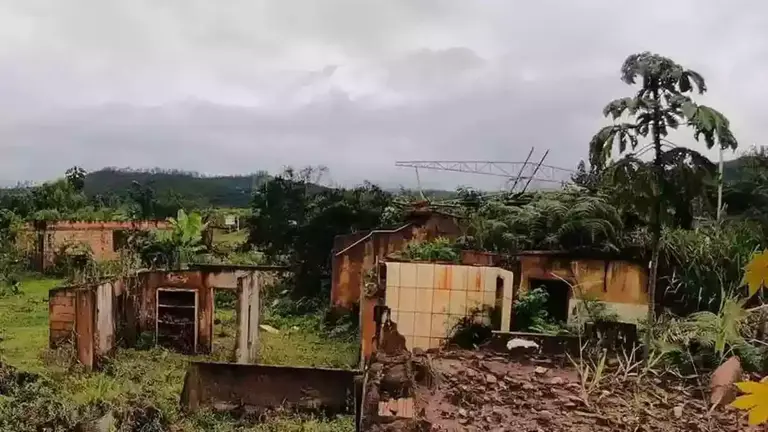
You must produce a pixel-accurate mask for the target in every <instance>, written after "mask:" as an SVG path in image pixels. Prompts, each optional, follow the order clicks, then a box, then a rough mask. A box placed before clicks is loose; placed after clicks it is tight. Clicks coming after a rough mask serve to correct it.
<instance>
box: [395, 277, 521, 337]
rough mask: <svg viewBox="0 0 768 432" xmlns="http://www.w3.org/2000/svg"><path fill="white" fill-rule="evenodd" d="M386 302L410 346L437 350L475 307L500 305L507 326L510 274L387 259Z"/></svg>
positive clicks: (502, 326)
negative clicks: (499, 303) (389, 260)
mask: <svg viewBox="0 0 768 432" xmlns="http://www.w3.org/2000/svg"><path fill="white" fill-rule="evenodd" d="M386 265H387V276H386V279H387V291H386V305H387V306H388V307H389V308H390V310H391V311H392V315H391V318H392V321H394V322H395V323H397V328H398V331H399V332H400V334H402V335H403V336H404V337H405V338H406V344H407V346H408V349H413V348H422V349H428V348H437V347H438V346H440V345H441V344H442V343H443V342H444V341H445V339H446V338H448V337H449V336H450V334H451V332H452V330H453V328H454V326H455V325H456V324H457V323H458V322H459V320H460V319H461V318H463V317H466V316H470V315H472V312H473V311H474V310H475V309H476V308H480V307H482V306H491V307H492V306H495V305H496V303H497V300H498V301H499V302H501V305H502V319H501V328H502V329H508V328H509V320H510V314H511V306H512V286H513V277H514V275H513V274H512V272H509V271H507V270H503V269H500V268H497V267H479V266H464V265H450V264H430V263H405V262H388V263H386Z"/></svg>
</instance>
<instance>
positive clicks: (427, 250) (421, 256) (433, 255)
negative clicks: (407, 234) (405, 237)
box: [399, 237, 461, 262]
mask: <svg viewBox="0 0 768 432" xmlns="http://www.w3.org/2000/svg"><path fill="white" fill-rule="evenodd" d="M399 258H402V259H406V260H410V261H450V262H459V260H460V259H461V256H460V254H459V251H458V247H457V245H456V243H455V242H453V241H451V240H450V239H447V238H445V237H438V238H436V239H434V240H432V241H426V242H418V243H409V244H408V245H407V246H406V247H405V250H403V251H402V252H401V253H400V254H399Z"/></svg>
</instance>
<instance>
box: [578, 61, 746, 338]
mask: <svg viewBox="0 0 768 432" xmlns="http://www.w3.org/2000/svg"><path fill="white" fill-rule="evenodd" d="M621 79H622V81H624V82H625V83H626V84H628V85H634V84H636V83H637V81H638V79H641V80H642V81H641V84H640V89H639V90H638V92H637V93H636V94H635V95H634V96H632V97H625V98H621V99H617V100H614V101H612V102H610V103H609V104H608V105H606V107H605V108H604V109H603V114H604V115H605V116H606V117H608V116H610V117H611V118H613V121H614V124H612V125H610V126H606V127H604V128H602V129H601V130H600V131H598V132H597V134H595V136H594V137H593V138H592V140H591V142H590V145H589V153H590V163H591V164H592V165H593V166H595V167H597V168H598V169H602V168H604V167H605V166H606V164H607V162H608V160H609V159H610V157H611V155H612V153H613V150H614V144H618V151H619V153H625V152H626V151H627V149H628V146H629V148H631V149H632V150H633V151H634V150H636V149H637V147H638V145H639V143H640V141H641V140H644V139H648V140H650V143H649V144H646V145H644V146H642V147H641V148H640V150H639V153H642V152H643V151H645V150H647V149H652V151H653V162H652V164H651V166H650V168H651V170H652V172H651V176H652V178H653V183H652V184H653V190H652V197H653V198H652V206H651V209H652V211H651V218H650V227H651V269H650V277H649V283H648V285H649V287H648V289H649V297H650V298H649V301H650V306H651V307H649V309H648V318H649V320H651V321H652V320H653V318H654V305H655V299H656V283H657V274H658V258H659V239H660V236H661V223H662V221H661V215H662V211H663V208H664V204H665V203H664V199H663V197H664V196H665V191H668V185H667V184H666V183H667V182H666V180H665V178H664V153H665V151H664V148H665V145H667V144H668V143H669V142H668V141H667V139H666V136H667V135H668V133H669V131H670V130H672V129H677V128H678V127H680V126H686V127H689V128H691V129H692V130H693V137H694V139H696V140H697V141H699V140H703V141H704V143H705V145H706V146H707V148H712V147H714V146H715V145H718V146H720V147H721V148H723V149H728V148H731V149H735V148H736V147H737V141H736V138H734V136H733V133H732V132H731V130H730V124H729V122H728V119H727V118H726V117H725V116H724V115H723V114H721V113H720V112H718V111H717V110H715V109H713V108H710V107H707V106H704V105H698V104H696V103H695V102H694V101H693V99H692V98H691V97H690V96H689V95H690V94H691V93H693V92H698V93H699V94H702V93H704V92H706V90H707V86H706V83H705V82H704V78H703V77H702V76H701V75H700V74H698V73H697V72H695V71H692V70H689V69H685V68H683V67H682V66H680V65H679V64H677V63H675V62H674V61H672V60H671V59H669V58H666V57H662V56H660V55H657V54H652V53H650V52H643V53H640V54H633V55H630V56H629V57H628V58H627V59H626V60H625V61H624V65H623V66H622V68H621ZM687 151H688V152H691V153H695V152H694V151H693V150H687ZM649 336H650V332H649ZM648 345H649V344H648V343H646V349H648Z"/></svg>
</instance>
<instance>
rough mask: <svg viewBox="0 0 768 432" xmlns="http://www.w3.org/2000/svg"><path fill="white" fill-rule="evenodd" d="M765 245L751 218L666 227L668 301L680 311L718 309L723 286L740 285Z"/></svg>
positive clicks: (663, 239) (664, 256) (664, 254)
mask: <svg viewBox="0 0 768 432" xmlns="http://www.w3.org/2000/svg"><path fill="white" fill-rule="evenodd" d="M763 246H764V241H763V237H762V234H761V230H760V228H759V227H757V226H755V225H754V224H752V223H749V222H739V221H726V222H725V223H723V224H720V225H717V224H705V225H702V226H700V227H698V228H696V229H694V230H684V229H665V230H664V231H663V232H662V237H661V257H660V259H661V267H662V271H661V272H660V274H661V275H662V277H663V278H664V281H665V283H666V285H667V289H666V293H665V296H664V299H665V302H664V303H665V304H666V305H667V307H669V308H671V309H672V310H674V311H675V312H677V313H678V314H688V313H691V312H694V311H699V310H710V311H712V312H716V311H717V310H718V308H719V306H720V301H721V298H722V297H721V294H722V291H723V289H724V288H725V292H726V293H730V292H734V290H736V289H737V288H739V286H740V285H741V275H742V271H743V268H744V266H745V265H746V264H747V263H748V262H749V260H750V258H751V257H752V254H753V253H754V252H755V251H756V250H758V249H760V248H762V247H763Z"/></svg>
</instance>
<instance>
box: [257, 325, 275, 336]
mask: <svg viewBox="0 0 768 432" xmlns="http://www.w3.org/2000/svg"><path fill="white" fill-rule="evenodd" d="M259 328H260V329H262V330H264V331H265V332H267V333H272V334H280V330H278V329H276V328H274V327H272V326H271V325H269V324H259Z"/></svg>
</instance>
